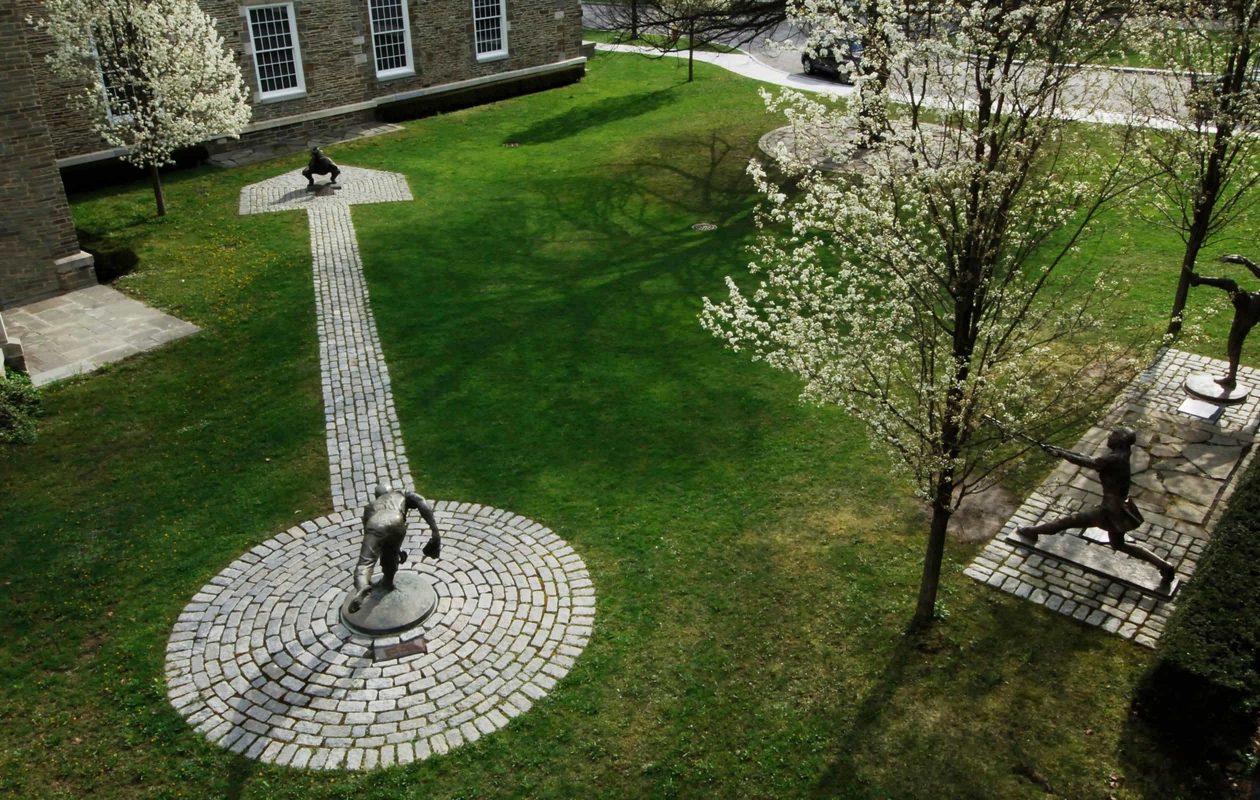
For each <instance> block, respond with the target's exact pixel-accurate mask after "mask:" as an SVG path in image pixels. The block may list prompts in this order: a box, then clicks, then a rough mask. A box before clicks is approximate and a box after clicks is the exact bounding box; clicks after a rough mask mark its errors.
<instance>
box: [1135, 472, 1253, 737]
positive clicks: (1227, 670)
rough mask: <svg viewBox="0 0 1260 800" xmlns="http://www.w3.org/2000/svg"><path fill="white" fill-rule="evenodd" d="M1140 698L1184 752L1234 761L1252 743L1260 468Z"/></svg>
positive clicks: (1223, 528) (1245, 486)
mask: <svg viewBox="0 0 1260 800" xmlns="http://www.w3.org/2000/svg"><path fill="white" fill-rule="evenodd" d="M1137 703H1138V705H1139V707H1140V709H1141V712H1142V716H1143V717H1145V719H1146V721H1147V722H1148V723H1149V724H1151V725H1152V726H1153V729H1154V732H1155V733H1156V734H1157V735H1159V736H1160V738H1162V739H1164V740H1166V742H1167V743H1168V744H1170V745H1172V746H1173V747H1174V748H1175V750H1176V751H1177V752H1178V755H1179V756H1183V757H1188V758H1193V759H1204V760H1208V761H1214V762H1228V761H1232V760H1234V758H1235V757H1237V756H1238V755H1239V754H1241V753H1243V752H1244V751H1245V750H1246V749H1247V747H1248V745H1249V742H1250V739H1251V736H1252V735H1253V734H1254V733H1255V730H1256V721H1257V713H1260V469H1257V468H1255V467H1253V468H1251V469H1250V470H1248V472H1247V474H1246V475H1245V476H1244V477H1243V479H1242V481H1241V482H1240V485H1239V487H1238V490H1237V491H1236V492H1235V493H1234V496H1233V498H1232V499H1231V501H1230V504H1229V508H1228V510H1227V511H1226V513H1225V515H1224V517H1223V518H1222V519H1221V522H1220V524H1219V525H1218V526H1217V528H1216V532H1215V533H1214V534H1213V537H1212V541H1211V543H1210V544H1209V545H1208V547H1207V551H1206V552H1205V553H1204V556H1203V558H1202V560H1201V561H1200V562H1199V565H1198V568H1197V569H1196V571H1195V575H1194V579H1193V580H1192V581H1190V582H1189V583H1188V584H1186V587H1185V589H1183V590H1182V593H1181V596H1180V598H1179V599H1178V604H1177V610H1176V611H1175V612H1174V614H1173V616H1172V618H1171V619H1170V620H1169V623H1168V628H1167V629H1166V630H1165V632H1164V635H1163V637H1162V638H1161V640H1160V644H1159V650H1158V652H1157V655H1156V660H1155V664H1154V666H1153V667H1152V669H1151V671H1150V672H1149V673H1148V674H1147V676H1146V678H1145V680H1144V681H1143V683H1142V685H1141V686H1140V687H1139V691H1138V695H1137Z"/></svg>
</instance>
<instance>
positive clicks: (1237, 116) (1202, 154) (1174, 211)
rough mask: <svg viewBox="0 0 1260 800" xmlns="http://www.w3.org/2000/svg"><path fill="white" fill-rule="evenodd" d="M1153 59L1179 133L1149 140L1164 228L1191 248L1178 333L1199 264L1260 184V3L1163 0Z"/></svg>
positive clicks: (1158, 92)
mask: <svg viewBox="0 0 1260 800" xmlns="http://www.w3.org/2000/svg"><path fill="white" fill-rule="evenodd" d="M1154 10H1155V12H1156V13H1154V14H1153V15H1152V17H1151V20H1152V22H1153V24H1152V25H1151V26H1150V27H1149V32H1150V33H1151V36H1150V37H1149V39H1148V45H1149V48H1148V51H1149V52H1152V53H1153V54H1154V55H1155V56H1156V60H1157V61H1158V62H1159V63H1160V64H1161V65H1162V66H1163V67H1164V73H1163V75H1164V80H1162V81H1158V82H1156V83H1154V84H1153V86H1152V89H1153V91H1151V92H1150V93H1149V94H1148V95H1147V96H1146V97H1145V98H1144V101H1145V103H1146V104H1147V108H1148V109H1149V114H1150V115H1151V116H1154V117H1158V118H1161V119H1163V120H1166V121H1172V123H1173V124H1172V125H1171V126H1170V127H1162V128H1157V129H1154V130H1152V131H1150V133H1149V134H1148V136H1147V138H1148V152H1149V154H1150V156H1151V159H1152V161H1153V163H1154V165H1155V167H1156V169H1157V170H1158V172H1159V179H1158V180H1157V181H1156V184H1155V185H1156V187H1157V190H1158V192H1157V198H1156V202H1155V206H1154V208H1155V211H1156V216H1155V218H1156V221H1158V222H1160V223H1163V224H1165V225H1167V226H1168V227H1170V228H1172V229H1173V230H1174V231H1176V232H1177V234H1178V235H1179V236H1181V239H1182V242H1183V243H1184V244H1185V249H1184V251H1183V255H1182V260H1181V273H1180V276H1179V278H1178V281H1177V291H1176V295H1175V297H1174V300H1173V307H1172V313H1171V319H1170V320H1169V323H1168V333H1169V334H1171V335H1176V334H1177V333H1179V332H1180V330H1181V317H1182V313H1183V312H1184V311H1185V307H1186V300H1187V297H1188V295H1189V290H1190V278H1191V275H1192V274H1193V272H1194V266H1195V261H1196V260H1197V259H1198V257H1199V253H1200V252H1201V251H1202V250H1203V248H1204V247H1206V246H1208V245H1209V244H1210V243H1211V241H1212V240H1213V239H1214V238H1215V237H1216V236H1217V235H1218V234H1219V233H1220V232H1221V231H1222V230H1223V229H1224V228H1226V227H1227V226H1228V225H1229V224H1230V223H1231V222H1233V221H1234V220H1236V219H1238V216H1239V214H1240V213H1241V212H1242V211H1244V210H1245V209H1246V208H1247V207H1248V206H1249V205H1251V202H1250V201H1249V195H1250V193H1251V190H1252V189H1253V188H1255V186H1256V183H1257V181H1260V173H1257V172H1256V169H1255V159H1256V157H1257V154H1258V153H1260V143H1258V142H1257V138H1256V134H1257V133H1260V84H1258V83H1257V77H1258V76H1257V70H1258V69H1260V0H1161V1H1160V2H1158V3H1157V5H1156V7H1155V9H1154Z"/></svg>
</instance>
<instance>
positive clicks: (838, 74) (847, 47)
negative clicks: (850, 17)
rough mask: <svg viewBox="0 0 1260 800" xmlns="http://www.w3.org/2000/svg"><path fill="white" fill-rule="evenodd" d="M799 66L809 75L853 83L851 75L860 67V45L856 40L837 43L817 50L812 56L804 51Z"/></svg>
mask: <svg viewBox="0 0 1260 800" xmlns="http://www.w3.org/2000/svg"><path fill="white" fill-rule="evenodd" d="M837 51H839V52H837ZM837 56H839V57H837ZM801 66H802V67H803V68H804V69H805V71H806V72H807V73H809V74H810V75H820V74H821V75H830V76H831V77H833V78H835V79H836V80H838V81H840V82H841V83H853V73H854V72H856V71H857V70H858V68H859V67H861V66H862V43H861V42H859V41H858V40H857V39H850V40H849V41H848V42H837V43H836V44H834V45H832V46H831V47H824V48H819V49H818V50H816V51H815V54H814V55H812V56H811V55H810V54H809V51H806V52H804V53H801Z"/></svg>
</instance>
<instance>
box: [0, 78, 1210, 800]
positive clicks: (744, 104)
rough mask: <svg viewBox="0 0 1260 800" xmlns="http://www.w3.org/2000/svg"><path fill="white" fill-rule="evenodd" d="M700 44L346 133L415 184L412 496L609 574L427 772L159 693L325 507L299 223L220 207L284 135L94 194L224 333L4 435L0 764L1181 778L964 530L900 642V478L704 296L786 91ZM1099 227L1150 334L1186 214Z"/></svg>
mask: <svg viewBox="0 0 1260 800" xmlns="http://www.w3.org/2000/svg"><path fill="white" fill-rule="evenodd" d="M696 69H697V80H696V81H695V82H694V83H692V84H687V83H685V82H684V81H685V72H683V73H680V72H679V71H678V70H677V69H676V68H675V67H674V65H673V64H671V63H670V62H658V61H649V60H646V59H642V58H639V57H633V56H610V55H600V56H599V57H598V58H597V59H595V60H594V61H593V62H592V63H591V65H590V69H589V73H588V75H587V77H586V78H585V79H584V80H583V81H582V82H581V83H579V84H577V85H574V86H570V87H566V88H561V89H557V90H553V91H550V92H547V93H542V94H536V95H531V96H527V97H521V98H517V99H514V100H510V101H506V102H502V103H498V104H494V105H491V106H485V107H480V108H475V109H470V110H467V111H463V112H459V113H454V114H449V115H444V116H440V117H435V118H430V119H425V120H419V121H416V122H412V123H409V124H408V125H407V126H406V130H405V131H404V132H402V133H399V134H394V135H390V136H386V137H379V138H375V139H370V140H364V141H361V142H357V143H354V144H348V145H339V146H336V147H332V148H329V152H330V154H331V155H332V156H333V157H334V158H335V159H336V160H338V161H339V162H341V163H343V164H351V165H354V166H361V167H372V168H378V169H388V170H395V171H400V172H402V173H404V174H405V175H406V176H407V178H408V181H409V183H410V185H411V188H412V191H413V193H414V194H415V197H416V199H415V201H414V202H413V203H409V204H387V205H377V206H360V207H356V208H355V210H354V221H355V225H356V228H357V230H358V236H359V241H360V244H361V247H362V251H363V255H364V261H365V268H366V272H367V277H368V281H369V284H370V290H371V293H372V300H373V307H374V310H375V313H376V319H377V323H378V326H379V328H380V333H381V338H382V342H383V347H384V351H385V355H386V358H387V360H388V363H389V367H390V372H391V378H392V382H393V387H394V391H395V398H396V401H397V404H398V409H399V413H400V416H401V419H402V426H403V435H404V439H405V443H406V446H407V452H408V454H409V456H410V459H411V466H412V470H413V472H414V474H415V475H416V480H417V483H418V485H417V488H418V490H419V491H421V492H423V493H424V494H425V495H427V496H429V497H434V498H439V499H452V500H466V501H473V502H478V503H484V504H488V505H493V506H499V507H502V508H508V509H511V510H513V511H515V512H517V513H520V514H523V515H525V516H528V517H530V518H533V519H535V520H538V521H540V522H542V523H543V524H545V525H548V526H549V527H551V528H552V529H553V530H555V531H556V532H557V533H558V534H559V535H560V536H562V537H563V538H565V539H566V540H567V541H568V542H570V543H571V544H572V545H573V546H574V547H575V548H576V549H577V551H578V552H579V553H580V554H581V555H582V557H583V558H584V559H585V561H586V564H587V566H588V567H589V569H590V571H591V574H592V577H593V579H594V581H595V585H596V589H597V592H598V607H597V616H596V624H595V632H594V636H593V638H592V640H591V642H590V645H589V646H588V647H587V649H586V651H585V652H584V653H583V655H582V656H581V658H580V659H579V660H578V662H577V664H576V666H575V668H574V669H573V671H572V672H571V673H570V675H569V676H568V677H567V678H565V679H564V680H563V681H561V682H560V684H559V685H558V686H557V687H556V689H555V691H554V692H553V693H552V694H551V695H550V696H549V697H548V698H547V699H546V700H545V701H543V702H541V703H539V704H538V705H537V706H535V708H534V709H532V710H531V711H530V712H529V713H528V714H526V715H524V716H521V717H518V718H517V719H515V720H513V721H512V723H511V724H510V725H508V726H507V727H506V728H505V729H503V730H501V731H498V732H496V733H494V734H492V735H489V736H486V737H484V738H482V739H481V740H479V741H477V742H476V743H474V744H472V745H469V746H465V747H462V748H459V749H458V750H456V751H454V752H452V753H451V754H449V755H447V756H442V757H437V758H432V759H430V760H428V761H426V762H423V763H420V764H414V765H410V766H407V767H398V768H392V769H388V770H382V771H378V772H373V773H368V774H356V773H333V774H323V773H308V772H303V771H295V770H289V769H284V768H277V767H272V766H268V765H264V764H259V763H255V762H251V761H248V760H246V759H243V758H240V757H236V756H233V755H230V754H228V753H226V752H224V751H222V750H220V749H218V748H217V747H214V746H212V745H210V744H208V743H207V742H205V741H204V740H203V739H201V738H200V736H199V735H197V734H196V733H194V732H193V731H192V730H191V728H190V727H189V726H188V725H187V724H186V723H185V722H184V721H183V720H182V719H181V718H180V717H179V716H178V715H177V714H176V713H175V712H174V711H173V710H172V708H171V707H170V706H169V704H168V703H167V701H166V699H165V688H164V679H163V660H164V650H165V644H166V638H167V635H168V633H169V630H170V627H171V625H172V624H173V622H174V620H175V618H176V616H177V615H178V614H179V612H180V610H181V608H182V607H183V605H184V604H185V603H186V602H187V601H188V600H189V598H191V597H192V595H193V594H194V593H195V592H196V591H197V589H198V588H199V587H200V586H201V585H202V584H204V583H205V582H206V581H208V580H209V579H210V578H212V577H213V576H214V575H215V574H216V573H217V572H219V571H220V570H221V569H223V568H224V567H225V566H227V564H229V563H230V562H231V561H232V560H234V559H235V558H236V557H237V556H239V555H240V554H241V553H242V552H244V551H245V550H246V549H248V548H249V547H251V546H252V545H254V544H256V543H258V542H261V541H263V540H265V539H267V538H269V537H270V536H272V535H274V534H275V533H276V532H278V531H279V530H282V529H284V528H286V527H288V526H290V525H293V524H295V523H296V522H299V521H302V520H306V519H311V518H314V517H317V516H319V515H321V514H323V513H326V512H327V511H328V510H329V509H330V503H331V501H330V499H329V496H328V477H327V464H326V460H325V455H324V436H323V412H322V401H321V396H320V388H319V371H318V363H317V358H318V354H317V347H316V339H315V329H314V313H313V293H312V289H311V278H310V256H309V242H308V238H307V229H306V222H305V220H304V219H303V218H302V216H301V215H300V214H296V213H295V214H286V215H274V214H273V215H263V216H253V217H240V216H238V215H237V213H236V208H237V197H238V194H239V191H240V188H241V187H242V186H245V185H247V184H249V183H253V182H255V181H258V180H261V179H264V178H267V177H271V176H272V175H275V174H277V173H279V172H281V171H284V170H289V169H293V168H295V167H297V166H299V165H300V163H301V158H300V157H294V158H291V159H287V160H283V161H276V162H272V163H268V164H263V165H259V166H257V167H251V168H245V169H238V170H232V171H213V170H205V171H201V172H192V173H183V174H179V175H174V176H171V178H170V179H169V180H168V183H167V190H168V201H169V203H170V206H171V209H172V211H171V214H170V215H169V216H168V217H167V218H166V219H165V220H163V221H157V220H155V219H154V218H153V217H152V211H151V204H152V198H151V195H150V194H149V192H148V189H147V187H146V186H144V185H139V184H138V185H136V186H134V187H129V188H124V189H121V190H110V191H108V192H103V193H101V194H99V195H96V196H92V197H83V198H76V199H75V201H74V210H75V215H76V219H77V221H78V223H79V225H80V227H81V228H83V229H84V230H85V231H87V232H89V233H90V235H92V236H94V237H99V238H119V239H123V240H126V241H128V242H130V243H131V245H132V246H133V247H134V248H135V249H136V250H137V252H138V253H139V255H140V258H141V262H140V267H139V269H138V271H137V272H136V273H134V274H133V275H132V276H129V277H128V278H126V279H124V280H123V281H122V283H121V284H120V285H121V287H122V288H124V289H125V290H126V291H128V292H129V293H131V294H133V295H135V296H137V297H140V298H142V299H144V300H147V301H149V302H151V303H154V304H156V305H158V306H160V307H162V308H164V309H166V310H169V311H171V312H172V313H175V314H177V315H179V316H182V317H184V318H186V319H190V320H192V321H194V322H196V323H197V324H198V325H200V326H202V328H203V331H202V333H201V334H199V335H197V336H195V337H192V338H189V339H186V340H183V341H181V342H178V343H175V344H172V345H170V346H168V347H165V348H163V349H161V350H159V351H157V352H155V353H151V354H148V355H145V356H141V357H137V358H134V359H131V360H129V361H127V362H124V363H122V364H120V365H118V366H116V367H113V368H111V369H108V370H106V371H104V372H102V373H99V374H97V375H94V376H92V377H90V378H85V379H78V380H74V381H70V382H67V383H63V384H59V385H57V386H55V387H53V388H51V389H49V390H48V391H47V392H46V393H45V402H46V405H47V407H48V415H47V417H46V418H45V419H44V420H43V422H42V435H41V438H40V441H39V443H38V444H36V445H34V446H32V447H25V448H16V447H15V448H7V449H4V450H0V454H2V455H3V463H2V464H0V483H2V484H3V486H4V487H5V489H4V495H3V501H2V502H0V529H2V530H4V531H5V532H6V533H7V535H6V536H5V537H3V541H2V542H0V565H2V574H3V585H2V586H0V597H2V598H3V601H4V607H5V608H6V609H7V613H6V614H5V615H4V618H3V621H0V677H2V678H3V681H4V693H5V702H4V703H3V705H0V795H6V796H14V797H65V798H80V797H86V796H93V797H100V798H141V797H153V798H167V797H170V798H175V797H187V798H218V797H233V798H273V797H274V798H302V800H312V799H313V798H341V797H351V796H353V797H356V798H382V799H383V798H396V797H416V798H481V797H597V796H618V797H701V796H702V797H720V798H727V797H776V798H777V797H847V798H884V797H910V798H918V797H931V798H950V797H957V798H1038V797H1045V796H1047V791H1048V790H1053V792H1054V793H1056V794H1057V795H1058V796H1063V797H1073V798H1109V797H1116V798H1139V797H1150V798H1154V797H1159V798H1171V797H1177V796H1182V797H1194V796H1197V792H1198V791H1199V788H1198V787H1195V786H1194V785H1192V784H1190V783H1187V780H1188V779H1187V778H1184V777H1183V776H1181V775H1179V774H1172V773H1171V772H1170V771H1169V769H1168V767H1167V765H1166V763H1165V762H1164V761H1162V760H1161V757H1160V756H1159V755H1158V754H1157V753H1156V752H1155V751H1154V750H1152V749H1151V748H1150V746H1149V745H1148V743H1147V741H1146V739H1145V738H1144V735H1143V733H1142V730H1141V728H1140V727H1139V726H1135V725H1133V724H1132V723H1131V721H1130V713H1129V703H1130V696H1131V693H1132V689H1133V687H1134V685H1135V683H1136V682H1137V680H1138V679H1139V677H1140V676H1141V674H1142V672H1143V670H1144V669H1145V668H1146V667H1147V665H1148V663H1149V660H1150V656H1149V654H1148V653H1147V652H1146V651H1144V650H1142V649H1140V648H1137V647H1135V646H1134V645H1132V644H1130V643H1127V642H1125V641H1123V640H1120V639H1118V638H1115V637H1112V636H1109V635H1106V634H1103V633H1101V632H1099V631H1096V630H1094V629H1091V628H1087V627H1084V626H1081V625H1079V624H1076V623H1074V622H1071V621H1069V620H1067V619H1065V618H1063V617H1060V616H1057V615H1055V614H1051V613H1047V612H1044V611H1042V610H1041V609H1039V608H1037V607H1034V606H1033V605H1031V604H1029V603H1026V602H1022V601H1019V600H1016V599H1015V598H1013V597H1010V596H1008V595H1005V594H1002V593H998V592H995V591H992V590H990V589H988V588H986V587H983V586H980V585H978V584H976V583H975V582H973V581H972V580H971V579H969V578H966V577H965V576H963V574H962V569H963V568H964V567H965V565H966V564H967V562H968V561H969V560H970V558H971V557H972V556H973V555H974V554H975V552H976V550H977V546H976V545H961V544H951V546H950V547H949V549H948V551H947V554H946V565H945V575H944V580H943V588H942V597H941V600H942V608H943V610H944V611H945V612H946V618H945V619H943V620H942V621H941V622H940V623H939V624H938V625H937V626H936V628H935V630H934V631H932V632H931V633H930V634H928V635H927V636H924V637H922V638H917V639H910V638H907V637H906V636H904V635H903V633H902V631H903V628H904V626H905V623H906V622H907V621H908V620H909V617H910V614H911V611H912V607H913V601H914V597H915V591H916V589H917V585H918V578H919V571H920V568H921V559H922V551H923V548H924V544H925V532H926V517H925V515H924V513H923V510H922V507H921V505H920V504H919V503H918V502H917V501H916V500H915V499H914V497H913V496H912V494H911V492H910V490H909V487H908V485H907V484H906V482H905V481H904V480H902V479H900V478H899V477H898V476H897V475H896V474H895V473H894V472H893V471H892V470H891V465H890V463H889V461H888V459H887V458H886V457H885V456H884V455H883V454H882V453H881V452H879V451H878V450H874V449H872V448H871V447H870V446H869V445H868V444H867V441H866V438H865V435H864V433H863V430H862V428H861V426H860V425H859V424H858V423H857V422H856V421H854V420H851V419H848V418H847V417H845V416H844V415H843V414H842V413H840V412H838V411H836V410H834V409H821V408H813V407H806V406H802V405H800V404H799V403H798V402H797V399H796V393H797V386H796V385H795V384H794V382H793V380H792V379H790V378H789V377H787V376H784V375H781V374H777V373H773V372H771V371H769V370H768V369H767V368H765V367H764V366H762V365H757V364H753V363H751V362H749V360H748V359H747V358H746V357H745V356H741V355H734V354H732V353H730V352H728V351H725V350H723V348H722V347H721V346H720V344H719V343H718V342H717V341H716V340H714V339H713V338H711V337H710V336H709V335H708V334H706V333H705V332H704V331H703V330H701V329H700V327H699V325H698V323H697V321H696V315H697V313H698V312H699V309H700V298H701V297H702V296H704V295H706V294H708V295H720V294H722V293H723V291H724V289H723V283H722V279H723V276H725V275H727V274H736V275H737V276H738V275H742V274H743V272H744V269H743V266H742V265H743V264H744V263H745V262H746V261H747V258H748V256H747V253H746V251H745V250H744V247H745V245H746V244H747V243H748V242H749V241H750V239H751V236H752V233H753V226H752V223H751V211H752V209H753V207H754V205H755V202H756V197H755V193H754V191H753V187H752V185H751V181H750V180H749V179H748V178H747V177H746V175H745V173H744V166H745V164H746V162H747V160H748V159H749V158H750V157H751V156H753V155H754V153H755V143H756V140H757V138H758V137H759V136H760V135H761V134H762V133H764V132H765V131H767V130H769V129H771V128H773V127H776V126H777V125H778V124H780V123H779V122H778V121H777V120H776V119H774V118H772V117H770V116H768V115H767V114H766V113H765V112H764V110H763V108H762V104H761V102H760V100H759V99H758V97H757V94H756V90H757V87H756V85H755V84H752V83H750V82H748V81H745V80H742V79H739V78H737V77H734V76H732V75H729V74H727V73H724V72H722V71H720V70H716V69H713V68H710V67H708V66H706V65H697V68H696ZM505 144H514V145H517V146H512V147H507V146H504V145H505ZM697 222H712V223H715V224H717V225H718V226H719V227H718V229H717V230H716V231H712V232H699V231H694V230H693V229H692V227H691V226H692V225H693V224H694V223H697ZM1126 231H1128V232H1129V233H1130V234H1132V235H1128V236H1126V235H1125V232H1126ZM1103 241H1104V243H1103V244H1100V245H1096V246H1095V247H1096V248H1097V250H1096V257H1097V258H1098V259H1099V260H1100V261H1108V260H1112V259H1122V260H1123V261H1124V263H1126V264H1133V265H1137V266H1135V269H1136V268H1137V267H1138V266H1140V268H1141V270H1142V272H1141V273H1140V274H1139V275H1137V276H1135V284H1140V287H1141V288H1140V289H1138V290H1135V291H1134V292H1133V293H1132V296H1131V298H1130V301H1129V303H1130V305H1129V306H1127V307H1126V308H1124V309H1121V311H1122V312H1123V313H1126V314H1129V315H1131V316H1132V318H1133V319H1134V320H1135V324H1142V325H1149V326H1150V328H1151V330H1152V331H1153V332H1155V333H1157V332H1158V331H1159V330H1160V329H1162V318H1163V315H1164V314H1165V313H1166V307H1167V304H1168V302H1169V295H1170V292H1171V286H1172V285H1173V283H1174V280H1175V275H1176V269H1177V258H1176V251H1177V248H1176V242H1175V240H1172V239H1152V238H1150V237H1148V236H1146V234H1145V231H1144V229H1143V228H1142V227H1141V226H1140V225H1139V224H1137V223H1134V222H1132V221H1130V220H1127V219H1123V218H1120V217H1117V218H1116V219H1115V220H1114V222H1113V228H1112V229H1109V230H1108V231H1107V238H1106V239H1105V240H1103ZM1149 287H1156V288H1149ZM1158 287H1164V288H1158ZM1217 316H1218V317H1220V315H1219V314H1218V315H1217ZM1213 324H1214V325H1215V326H1218V327H1219V326H1220V325H1222V324H1223V323H1222V321H1221V320H1220V319H1215V320H1214V322H1213ZM1205 347H1206V348H1207V350H1206V351H1207V352H1213V351H1214V349H1215V346H1214V345H1213V344H1212V343H1210V342H1209V343H1207V344H1206V345H1205ZM346 567H347V571H346V576H347V581H348V580H349V570H350V567H351V565H350V564H347V565H346ZM1048 787H1049V789H1048Z"/></svg>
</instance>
